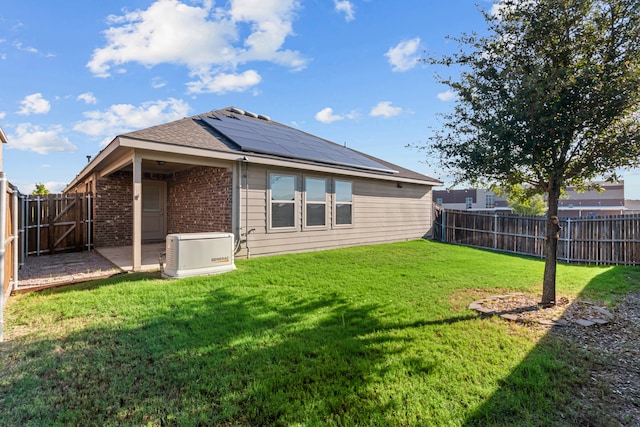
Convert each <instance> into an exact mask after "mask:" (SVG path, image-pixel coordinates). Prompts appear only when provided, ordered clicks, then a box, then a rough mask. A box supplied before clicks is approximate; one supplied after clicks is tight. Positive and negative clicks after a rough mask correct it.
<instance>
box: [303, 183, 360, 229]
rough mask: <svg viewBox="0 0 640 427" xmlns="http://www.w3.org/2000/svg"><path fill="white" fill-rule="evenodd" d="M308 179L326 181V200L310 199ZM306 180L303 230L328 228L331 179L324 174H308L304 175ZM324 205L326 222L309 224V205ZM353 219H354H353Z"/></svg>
mask: <svg viewBox="0 0 640 427" xmlns="http://www.w3.org/2000/svg"><path fill="white" fill-rule="evenodd" d="M307 180H318V181H320V180H321V181H324V200H309V199H308V197H307ZM303 182H304V192H303V196H302V197H303V201H302V229H303V230H307V231H309V230H327V229H328V228H329V206H330V203H329V194H330V191H329V188H328V186H329V183H330V180H329V179H328V178H326V177H322V176H313V175H306V176H304V177H303ZM320 204H321V205H324V224H322V225H309V224H308V223H307V221H308V218H307V207H308V206H309V205H320ZM352 221H353V220H352Z"/></svg>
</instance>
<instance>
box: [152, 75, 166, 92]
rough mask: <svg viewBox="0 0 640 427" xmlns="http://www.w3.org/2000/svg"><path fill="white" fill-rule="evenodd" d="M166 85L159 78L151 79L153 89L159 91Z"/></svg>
mask: <svg viewBox="0 0 640 427" xmlns="http://www.w3.org/2000/svg"><path fill="white" fill-rule="evenodd" d="M166 85H167V82H166V81H164V80H163V79H162V78H161V77H154V78H152V79H151V87H152V88H154V89H161V88H163V87H165V86H166Z"/></svg>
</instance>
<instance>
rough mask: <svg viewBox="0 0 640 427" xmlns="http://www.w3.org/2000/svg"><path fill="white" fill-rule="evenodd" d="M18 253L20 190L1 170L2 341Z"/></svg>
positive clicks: (15, 277)
mask: <svg viewBox="0 0 640 427" xmlns="http://www.w3.org/2000/svg"><path fill="white" fill-rule="evenodd" d="M18 253H19V251H18V191H17V190H16V189H13V188H11V186H10V185H9V182H8V181H7V176H6V174H5V173H4V172H0V279H1V280H2V286H0V341H2V325H3V322H4V316H3V315H4V306H5V302H6V300H7V297H8V296H9V293H10V292H11V291H12V290H13V288H14V286H16V284H17V281H18Z"/></svg>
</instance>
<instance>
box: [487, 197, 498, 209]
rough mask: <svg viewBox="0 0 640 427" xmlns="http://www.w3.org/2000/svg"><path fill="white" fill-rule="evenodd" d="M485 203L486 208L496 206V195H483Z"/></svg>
mask: <svg viewBox="0 0 640 427" xmlns="http://www.w3.org/2000/svg"><path fill="white" fill-rule="evenodd" d="M485 203H486V207H487V209H493V208H495V207H496V196H494V195H493V194H487V195H486V196H485Z"/></svg>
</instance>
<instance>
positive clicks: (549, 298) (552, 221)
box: [540, 179, 562, 307]
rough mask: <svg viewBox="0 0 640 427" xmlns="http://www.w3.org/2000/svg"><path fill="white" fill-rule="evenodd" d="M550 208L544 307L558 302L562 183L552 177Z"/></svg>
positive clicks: (548, 214)
mask: <svg viewBox="0 0 640 427" xmlns="http://www.w3.org/2000/svg"><path fill="white" fill-rule="evenodd" d="M548 197H549V199H548V204H549V209H548V211H547V235H546V236H547V237H546V239H545V250H544V255H545V263H544V281H543V282H542V301H541V302H540V305H542V306H543V307H551V306H553V305H555V303H556V265H557V262H558V239H559V237H560V229H561V228H562V227H560V223H559V221H558V199H559V198H560V183H559V181H558V180H557V179H552V180H551V182H550V185H549V192H548Z"/></svg>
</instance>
